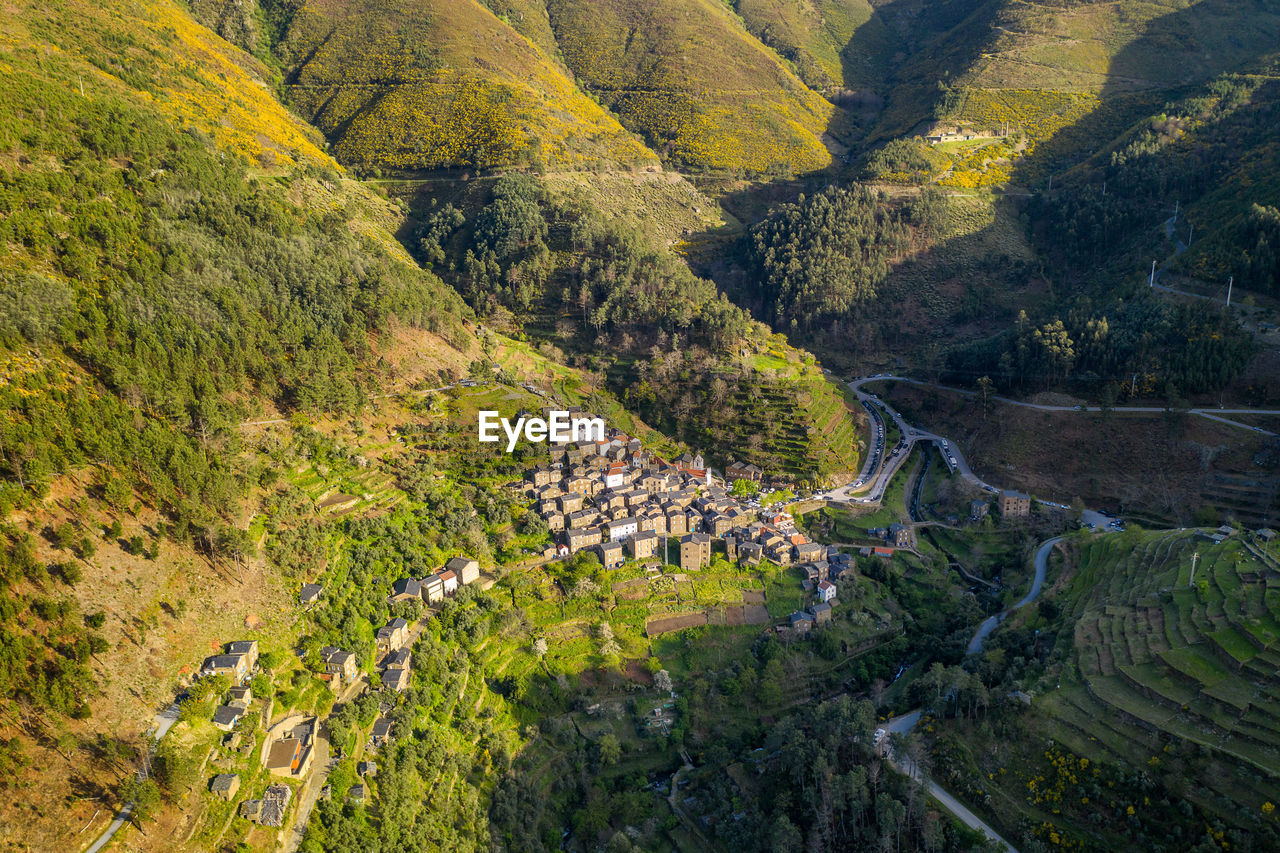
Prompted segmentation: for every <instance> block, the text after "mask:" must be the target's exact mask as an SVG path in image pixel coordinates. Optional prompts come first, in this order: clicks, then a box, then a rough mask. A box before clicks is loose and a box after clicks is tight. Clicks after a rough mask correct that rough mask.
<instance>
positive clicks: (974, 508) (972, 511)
mask: <svg viewBox="0 0 1280 853" xmlns="http://www.w3.org/2000/svg"><path fill="white" fill-rule="evenodd" d="M990 509H991V505H990V504H989V503H987V502H986V501H985V500H974V501H969V520H970V521H982V519H984V518H986V517H987V512H988V511H990Z"/></svg>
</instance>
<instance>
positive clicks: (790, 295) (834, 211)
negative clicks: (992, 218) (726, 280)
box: [747, 186, 940, 332]
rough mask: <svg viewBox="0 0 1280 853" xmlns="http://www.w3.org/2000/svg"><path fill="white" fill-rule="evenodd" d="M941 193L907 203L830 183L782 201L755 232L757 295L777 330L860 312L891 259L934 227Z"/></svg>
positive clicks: (752, 262) (752, 267)
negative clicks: (917, 231)
mask: <svg viewBox="0 0 1280 853" xmlns="http://www.w3.org/2000/svg"><path fill="white" fill-rule="evenodd" d="M939 203H940V202H939V199H938V198H937V197H936V196H934V195H933V194H931V193H924V194H922V195H921V196H920V197H919V198H918V199H916V200H914V201H912V202H911V203H909V204H908V205H906V206H905V207H904V208H901V209H899V208H896V207H894V206H891V205H889V204H888V203H887V201H886V199H885V197H884V196H880V195H877V194H876V193H874V192H872V191H871V190H868V189H866V188H864V187H862V186H853V187H848V188H846V187H830V188H828V189H825V190H823V191H821V192H818V193H815V194H814V195H812V196H809V197H807V198H806V197H804V196H801V197H800V199H799V200H798V201H797V202H796V203H795V204H783V205H780V206H778V207H777V208H776V209H775V210H773V211H772V212H771V213H770V214H769V216H768V217H767V218H766V219H765V220H764V221H763V222H761V223H760V224H759V225H757V226H756V227H755V228H754V229H753V230H752V232H751V236H750V247H749V250H748V256H747V266H748V270H749V272H750V273H753V274H754V275H753V276H752V277H753V278H754V279H756V280H757V281H758V285H757V290H756V292H755V293H753V294H751V297H753V300H752V301H756V302H758V303H759V305H760V310H761V312H762V316H764V317H767V318H768V319H769V321H770V322H771V323H772V324H773V325H774V327H775V328H779V329H783V330H791V331H801V332H809V331H811V330H812V329H813V328H814V327H815V326H818V325H821V324H822V323H823V321H824V320H830V319H832V318H848V317H851V316H855V315H856V314H857V313H858V312H859V309H865V307H866V306H867V305H868V304H869V303H871V302H872V300H874V299H875V297H876V287H877V285H878V284H879V283H880V282H881V281H882V280H883V279H884V278H885V276H886V275H888V273H889V270H890V263H891V262H892V261H893V260H895V259H897V258H898V256H899V255H901V254H902V253H903V251H904V250H905V249H906V248H907V247H908V246H909V245H910V244H911V242H912V226H915V227H919V228H927V227H929V226H930V225H931V224H932V223H933V221H934V218H935V217H936V215H937V211H938V206H939Z"/></svg>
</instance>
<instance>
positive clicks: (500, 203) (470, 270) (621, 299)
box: [417, 175, 750, 353]
mask: <svg viewBox="0 0 1280 853" xmlns="http://www.w3.org/2000/svg"><path fill="white" fill-rule="evenodd" d="M417 249H418V253H419V257H420V259H421V260H422V261H423V262H424V263H426V264H428V265H430V266H431V267H432V269H435V270H438V271H440V272H441V273H442V274H443V275H444V277H445V278H446V279H447V280H448V281H450V282H451V283H453V284H454V285H455V286H456V287H457V288H458V291H459V292H460V293H461V294H462V295H463V296H464V297H465V298H466V300H467V302H468V303H469V304H470V305H471V306H472V308H474V309H475V310H476V311H477V312H478V313H479V314H480V315H481V316H484V317H486V318H491V321H492V320H495V319H496V320H498V322H501V321H502V320H501V318H502V316H503V312H504V311H505V312H508V315H509V316H511V318H512V319H513V320H514V322H515V323H516V324H517V325H524V324H527V323H530V322H535V323H538V322H540V323H542V324H544V325H547V324H549V325H552V326H553V327H554V333H555V335H556V337H558V338H560V339H561V342H562V343H564V344H575V345H576V346H577V347H579V348H582V349H590V348H591V347H592V346H593V345H594V344H595V343H598V342H601V341H610V342H612V343H614V344H615V345H619V344H620V347H619V349H620V350H621V351H623V352H635V351H636V350H637V349H639V348H642V347H646V346H649V345H651V344H652V343H653V342H654V341H655V340H656V339H657V338H658V336H663V337H671V336H676V335H679V336H680V338H681V339H682V340H684V341H687V342H688V343H689V344H691V345H701V346H705V347H707V348H709V349H711V350H713V351H715V352H720V353H723V352H726V351H728V350H729V349H730V348H731V347H732V346H733V345H734V344H735V343H736V342H737V341H738V340H739V339H741V338H742V337H743V335H745V334H746V333H747V331H748V329H749V326H750V320H749V318H748V317H747V315H746V314H745V313H744V312H743V311H742V310H741V309H739V308H738V307H737V306H735V305H733V304H731V303H730V302H728V300H727V299H725V298H724V297H723V296H721V295H719V294H717V292H716V289H715V285H713V284H712V283H711V282H709V281H706V280H705V279H701V278H698V277H696V276H694V275H693V274H692V273H691V272H690V271H689V269H688V267H687V266H686V265H684V264H682V263H680V262H679V261H678V260H677V259H675V258H674V257H672V256H671V255H669V254H667V253H659V252H657V251H655V250H654V249H653V248H651V247H650V246H649V245H648V244H647V242H646V240H645V238H644V237H643V236H642V235H641V234H640V233H638V232H636V231H634V230H631V229H628V228H627V227H626V226H625V225H623V224H621V223H618V222H610V221H608V220H607V219H606V218H605V216H604V215H603V214H602V213H601V212H600V211H598V210H597V209H596V208H595V207H594V206H593V205H591V204H590V203H589V202H587V201H585V200H581V199H571V198H565V197H562V196H556V195H552V194H551V193H549V192H547V190H546V189H545V187H544V185H543V184H542V183H541V181H539V179H537V178H536V177H533V176H529V175H509V176H505V177H502V178H499V179H498V180H496V181H494V182H493V185H492V189H491V190H490V191H489V193H488V197H487V198H485V199H484V200H483V203H482V204H480V205H479V206H478V208H477V209H476V210H475V212H474V213H473V215H471V216H469V217H468V216H466V215H464V213H463V212H462V211H461V210H460V209H459V208H457V207H455V206H454V205H453V204H452V203H448V202H446V203H444V204H440V205H435V206H433V207H432V208H431V209H429V210H428V211H427V212H426V215H425V216H424V221H423V223H422V225H421V226H420V228H419V234H418V241H417ZM602 336H603V337H602ZM575 339H576V340H575Z"/></svg>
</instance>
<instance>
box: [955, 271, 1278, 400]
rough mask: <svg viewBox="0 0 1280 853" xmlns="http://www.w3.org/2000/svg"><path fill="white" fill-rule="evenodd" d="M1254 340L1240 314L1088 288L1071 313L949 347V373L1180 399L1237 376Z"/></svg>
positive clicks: (1014, 385) (1106, 395)
mask: <svg viewBox="0 0 1280 853" xmlns="http://www.w3.org/2000/svg"><path fill="white" fill-rule="evenodd" d="M1254 352H1255V344H1254V342H1253V340H1252V338H1250V337H1249V336H1248V335H1246V334H1244V333H1243V332H1242V331H1241V330H1240V327H1239V324H1237V323H1236V321H1235V320H1234V319H1232V318H1231V317H1229V316H1227V315H1225V314H1222V313H1218V312H1214V311H1205V310H1204V309H1202V308H1200V307H1198V306H1190V305H1181V304H1174V303H1169V302H1163V301H1160V300H1158V299H1154V298H1151V297H1146V298H1143V295H1142V294H1139V296H1138V298H1135V299H1131V300H1127V301H1120V300H1116V301H1108V302H1104V303H1102V304H1100V305H1099V304H1096V303H1094V302H1093V301H1092V300H1090V299H1088V298H1087V297H1082V298H1079V299H1078V300H1076V301H1075V302H1074V303H1073V304H1071V306H1070V307H1069V308H1068V309H1067V310H1066V311H1063V312H1062V313H1056V312H1055V313H1052V314H1050V315H1048V316H1046V317H1044V318H1043V319H1042V320H1038V321H1033V320H1031V319H1030V318H1029V317H1028V316H1027V314H1026V312H1025V311H1024V312H1021V313H1020V314H1019V315H1018V318H1017V320H1016V321H1015V323H1014V326H1013V328H1012V329H1008V330H1006V331H1004V332H1002V333H1000V334H998V335H995V336H993V337H991V338H988V339H985V340H979V341H976V342H974V343H971V344H969V345H967V346H961V347H958V348H956V349H954V350H952V352H951V353H950V354H949V356H948V358H947V362H946V373H947V375H948V377H949V378H950V379H953V380H955V381H960V382H969V383H974V382H977V381H978V380H979V379H981V378H983V377H986V378H987V379H989V380H991V381H992V382H993V383H995V386H996V387H998V388H1000V389H1001V390H1004V391H1011V392H1016V393H1035V392H1037V391H1045V390H1048V389H1051V388H1055V387H1066V388H1070V389H1072V390H1074V391H1076V392H1078V393H1081V394H1085V395H1088V396H1091V397H1095V398H1097V399H1100V400H1102V401H1103V402H1104V403H1106V402H1107V401H1110V402H1115V401H1116V400H1122V399H1128V398H1130V397H1133V396H1138V395H1152V394H1154V395H1157V396H1160V397H1162V398H1164V399H1166V400H1170V401H1178V400H1182V399H1185V398H1186V396H1187V395H1189V394H1202V393H1206V392H1210V391H1215V390H1217V389H1219V388H1222V387H1223V386H1225V385H1227V384H1228V383H1230V382H1231V381H1232V380H1234V379H1236V378H1237V377H1238V376H1239V375H1240V374H1241V372H1242V371H1243V370H1244V368H1245V365H1247V364H1248V363H1249V360H1250V358H1252V356H1253V354H1254Z"/></svg>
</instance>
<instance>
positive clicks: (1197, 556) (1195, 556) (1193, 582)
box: [1187, 551, 1200, 586]
mask: <svg viewBox="0 0 1280 853" xmlns="http://www.w3.org/2000/svg"><path fill="white" fill-rule="evenodd" d="M1199 559H1200V552H1199V551H1196V552H1195V553H1194V554H1192V555H1191V581H1190V582H1189V583H1188V584H1187V586H1195V585H1196V561H1197V560H1199Z"/></svg>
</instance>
